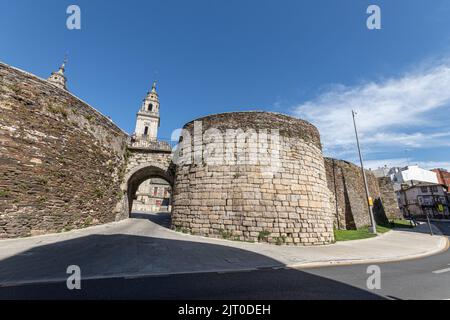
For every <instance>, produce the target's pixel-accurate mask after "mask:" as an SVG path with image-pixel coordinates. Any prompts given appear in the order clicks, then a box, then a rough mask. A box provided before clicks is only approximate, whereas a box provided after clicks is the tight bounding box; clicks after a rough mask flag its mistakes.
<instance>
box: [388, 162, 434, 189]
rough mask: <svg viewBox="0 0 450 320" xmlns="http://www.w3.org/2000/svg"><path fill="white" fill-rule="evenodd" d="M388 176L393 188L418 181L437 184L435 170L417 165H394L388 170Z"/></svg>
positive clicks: (411, 184)
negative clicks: (402, 166) (400, 166)
mask: <svg viewBox="0 0 450 320" xmlns="http://www.w3.org/2000/svg"><path fill="white" fill-rule="evenodd" d="M389 176H390V178H391V180H392V182H393V183H394V190H396V191H398V190H400V189H401V185H408V186H413V185H416V184H419V183H431V184H438V183H439V181H438V177H437V174H436V172H433V171H430V170H425V169H422V168H420V167H419V166H407V167H404V168H399V167H395V168H392V169H391V170H389Z"/></svg>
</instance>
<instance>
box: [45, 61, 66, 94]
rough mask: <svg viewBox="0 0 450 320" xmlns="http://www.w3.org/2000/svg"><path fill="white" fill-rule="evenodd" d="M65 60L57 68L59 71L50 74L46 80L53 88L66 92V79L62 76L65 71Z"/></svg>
mask: <svg viewBox="0 0 450 320" xmlns="http://www.w3.org/2000/svg"><path fill="white" fill-rule="evenodd" d="M66 63H67V58H65V59H64V62H63V64H62V65H61V67H59V70H58V71H56V72H52V75H51V76H50V77H49V78H48V79H47V80H48V81H49V82H50V83H52V84H54V85H55V86H57V87H59V88H61V89H64V90H67V86H66V83H67V78H66V77H65V76H64V71H65V70H66Z"/></svg>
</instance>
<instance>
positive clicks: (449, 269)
mask: <svg viewBox="0 0 450 320" xmlns="http://www.w3.org/2000/svg"><path fill="white" fill-rule="evenodd" d="M449 271H450V268H445V269H441V270H436V271H433V273H434V274H440V273H445V272H449Z"/></svg>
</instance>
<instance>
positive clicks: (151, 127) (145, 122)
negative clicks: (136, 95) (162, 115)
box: [134, 81, 160, 141]
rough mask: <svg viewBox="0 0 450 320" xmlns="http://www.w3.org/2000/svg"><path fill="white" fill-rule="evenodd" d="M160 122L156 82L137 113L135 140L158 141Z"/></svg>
mask: <svg viewBox="0 0 450 320" xmlns="http://www.w3.org/2000/svg"><path fill="white" fill-rule="evenodd" d="M159 122H160V119H159V97H158V93H157V92H156V81H154V82H153V85H152V89H151V91H149V92H148V93H147V96H146V98H145V99H144V101H143V103H142V106H141V109H140V110H139V111H138V113H137V117H136V129H135V131H134V135H135V138H136V139H137V140H147V141H156V140H157V138H158V129H159Z"/></svg>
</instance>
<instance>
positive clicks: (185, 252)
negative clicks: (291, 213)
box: [0, 215, 448, 286]
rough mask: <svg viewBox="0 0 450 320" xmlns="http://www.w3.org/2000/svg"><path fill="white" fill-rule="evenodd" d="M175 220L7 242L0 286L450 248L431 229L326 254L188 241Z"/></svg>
mask: <svg viewBox="0 0 450 320" xmlns="http://www.w3.org/2000/svg"><path fill="white" fill-rule="evenodd" d="M168 219H169V216H168V215H137V216H136V218H135V219H129V220H125V221H121V222H117V223H111V224H108V225H103V226H96V227H91V228H87V229H84V230H76V231H71V232H67V233H64V234H56V235H46V236H38V237H32V238H25V239H14V240H3V241H0V285H1V286H11V285H18V284H24V283H35V282H53V281H65V280H66V278H67V275H66V269H67V267H68V266H69V265H78V266H80V268H81V272H82V279H85V280H86V279H101V278H114V277H129V278H133V277H141V276H154V275H165V274H185V273H203V272H227V271H239V270H241V271H243V270H255V269H264V268H277V267H286V266H288V267H301V268H304V267H313V266H325V265H335V264H349V263H375V262H386V261H398V260H405V259H412V258H419V257H424V256H427V255H431V254H436V253H438V252H441V251H443V250H445V249H446V248H447V245H448V240H447V238H446V237H443V236H433V237H432V236H430V235H428V234H427V233H426V232H427V226H426V225H421V226H420V227H418V228H417V229H415V230H414V231H410V230H408V231H397V230H395V231H391V232H389V233H387V234H384V235H381V236H379V237H376V238H371V239H366V240H358V241H349V242H340V243H337V244H333V245H328V246H320V247H289V246H274V245H268V244H253V243H244V242H234V241H227V240H220V239H211V238H204V237H199V236H191V235H186V234H181V233H178V232H175V231H172V230H169V229H167V228H165V227H163V226H164V225H166V224H167V223H168Z"/></svg>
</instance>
